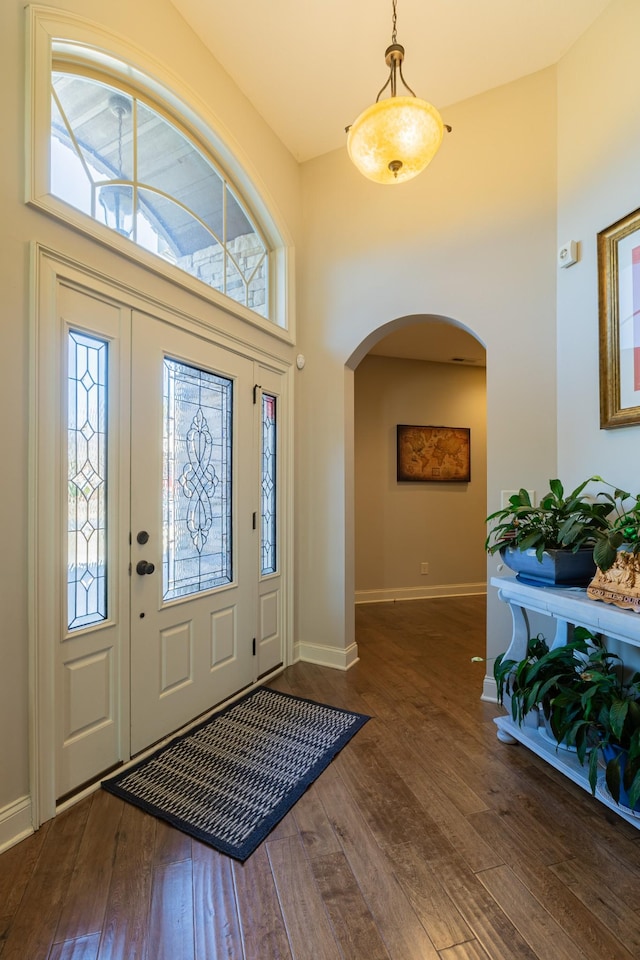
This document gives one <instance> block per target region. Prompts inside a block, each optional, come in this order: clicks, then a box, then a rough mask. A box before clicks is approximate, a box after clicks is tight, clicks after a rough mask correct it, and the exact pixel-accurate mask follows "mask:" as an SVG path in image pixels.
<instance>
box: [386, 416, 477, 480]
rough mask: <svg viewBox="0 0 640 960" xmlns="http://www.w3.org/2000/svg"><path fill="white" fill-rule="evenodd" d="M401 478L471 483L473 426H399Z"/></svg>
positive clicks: (398, 440)
mask: <svg viewBox="0 0 640 960" xmlns="http://www.w3.org/2000/svg"><path fill="white" fill-rule="evenodd" d="M397 448H398V451H397V479H398V481H407V480H408V481H411V482H414V483H416V482H417V483H434V482H436V483H452V482H453V483H468V482H469V480H470V479H471V430H470V429H469V427H423V426H418V425H415V424H407V423H399V424H398V425H397Z"/></svg>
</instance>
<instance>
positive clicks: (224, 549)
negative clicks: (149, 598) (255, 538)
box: [162, 357, 233, 600]
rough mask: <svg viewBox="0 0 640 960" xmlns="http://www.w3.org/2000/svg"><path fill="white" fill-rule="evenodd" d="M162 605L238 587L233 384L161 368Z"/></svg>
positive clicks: (168, 364)
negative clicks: (216, 589)
mask: <svg viewBox="0 0 640 960" xmlns="http://www.w3.org/2000/svg"><path fill="white" fill-rule="evenodd" d="M163 394H164V414H163V422H164V428H163V556H162V593H163V599H164V600H175V599H177V598H179V597H187V596H192V595H193V594H196V593H200V592H202V591H205V590H211V589H212V588H214V587H219V586H224V585H226V584H228V583H231V582H232V580H233V566H232V540H233V535H232V455H233V450H232V432H233V381H232V380H228V379H227V378H226V377H222V376H218V375H217V374H214V373H210V372H209V371H207V370H200V369H199V368H197V367H193V366H190V365H188V364H185V363H182V362H181V361H179V360H173V359H171V358H169V357H166V358H165V361H164V391H163Z"/></svg>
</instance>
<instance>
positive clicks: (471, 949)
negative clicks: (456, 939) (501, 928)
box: [440, 940, 491, 960]
mask: <svg viewBox="0 0 640 960" xmlns="http://www.w3.org/2000/svg"><path fill="white" fill-rule="evenodd" d="M440 960H491V956H490V954H488V953H487V952H486V950H483V949H482V947H481V946H480V944H479V943H478V941H477V940H469V941H467V942H466V943H458V944H456V945H455V946H454V947H449V948H448V949H447V950H441V951H440Z"/></svg>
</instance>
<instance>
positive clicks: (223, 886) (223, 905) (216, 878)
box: [193, 840, 244, 960]
mask: <svg viewBox="0 0 640 960" xmlns="http://www.w3.org/2000/svg"><path fill="white" fill-rule="evenodd" d="M193 899H194V904H195V911H194V916H195V921H194V922H195V944H196V960H243V958H244V948H243V946H242V934H241V931H240V921H239V918H238V907H237V903H236V896H235V886H234V882H233V869H232V863H231V860H230V859H229V857H225V856H223V855H222V854H221V853H218V852H217V851H216V850H213V849H212V848H211V847H209V846H206V844H204V843H199V842H198V841H196V840H194V842H193Z"/></svg>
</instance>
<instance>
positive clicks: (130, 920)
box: [98, 801, 157, 960]
mask: <svg viewBox="0 0 640 960" xmlns="http://www.w3.org/2000/svg"><path fill="white" fill-rule="evenodd" d="M121 802H122V804H123V810H122V819H121V821H120V830H119V833H118V840H117V843H116V847H115V851H114V863H113V872H112V875H111V885H110V887H109V897H108V899H107V907H106V910H105V919H104V926H103V933H102V939H101V941H100V950H99V952H98V960H120V958H122V960H125V958H126V960H147V956H146V949H147V942H148V934H149V908H150V903H151V883H152V870H153V851H154V845H155V829H156V823H157V821H156V819H155V817H151V816H149V814H146V813H143V812H142V811H141V810H138V808H137V807H134V806H132V804H130V803H125V802H124V801H121ZM149 960H151V958H149Z"/></svg>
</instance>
